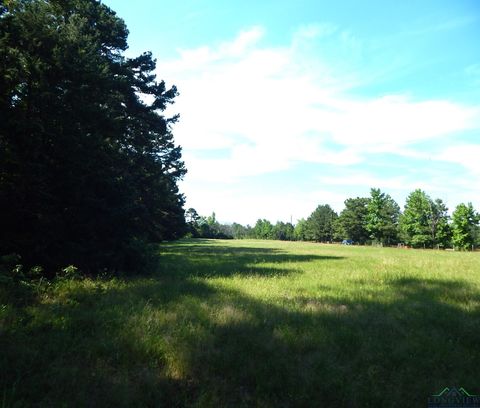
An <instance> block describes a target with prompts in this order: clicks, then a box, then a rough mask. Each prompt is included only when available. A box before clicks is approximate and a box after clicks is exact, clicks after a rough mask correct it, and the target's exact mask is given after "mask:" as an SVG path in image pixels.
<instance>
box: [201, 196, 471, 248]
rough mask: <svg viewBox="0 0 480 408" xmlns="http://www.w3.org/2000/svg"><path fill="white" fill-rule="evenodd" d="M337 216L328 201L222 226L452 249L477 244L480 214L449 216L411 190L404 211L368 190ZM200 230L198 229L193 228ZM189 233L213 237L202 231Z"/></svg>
mask: <svg viewBox="0 0 480 408" xmlns="http://www.w3.org/2000/svg"><path fill="white" fill-rule="evenodd" d="M344 204H345V207H344V209H343V210H342V211H341V212H340V214H337V213H336V212H335V211H334V210H333V209H332V208H331V207H330V206H329V205H328V204H324V205H319V206H318V207H317V208H316V209H315V210H314V211H313V212H312V214H311V215H310V216H309V217H308V218H307V219H301V220H299V221H298V222H297V224H296V225H295V226H294V225H292V224H291V223H283V222H280V221H279V222H277V223H276V224H272V223H271V222H270V221H268V220H265V219H259V220H258V221H257V222H256V224H255V226H253V227H250V226H249V225H247V226H246V227H245V226H243V225H240V224H237V223H233V224H232V225H221V224H218V223H217V227H216V228H217V230H219V231H220V228H219V226H220V225H221V230H222V231H223V233H224V234H225V235H226V236H228V237H229V238H236V239H243V238H255V239H276V240H290V241H316V242H342V241H346V242H348V243H354V244H376V245H397V244H402V245H407V246H410V247H413V248H455V249H459V250H468V249H472V248H475V247H478V246H480V227H479V223H480V214H478V213H477V212H476V211H475V209H474V208H473V206H472V204H471V203H469V204H459V205H458V206H457V207H456V208H455V210H454V211H453V213H452V216H451V217H450V216H449V215H448V208H447V207H446V205H445V204H444V203H443V201H442V200H441V199H439V198H437V199H432V198H430V197H429V196H428V195H427V194H426V193H425V192H424V191H422V190H419V189H418V190H415V191H413V192H412V193H410V194H409V195H408V197H407V199H406V202H405V206H404V210H403V212H402V211H401V210H400V206H399V205H398V204H397V203H396V202H395V200H394V199H393V198H392V197H390V195H388V194H386V193H384V192H382V191H381V190H380V189H375V188H373V189H371V191H370V197H356V198H348V199H347V200H345V203H344ZM197 229H198V227H197ZM192 236H203V237H211V238H214V237H215V236H214V235H212V234H210V236H207V235H202V234H197V235H195V234H192Z"/></svg>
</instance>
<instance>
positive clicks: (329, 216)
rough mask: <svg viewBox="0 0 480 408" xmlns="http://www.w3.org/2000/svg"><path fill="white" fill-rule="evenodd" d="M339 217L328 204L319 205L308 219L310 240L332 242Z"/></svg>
mask: <svg viewBox="0 0 480 408" xmlns="http://www.w3.org/2000/svg"><path fill="white" fill-rule="evenodd" d="M337 217H338V215H337V213H336V212H335V211H333V210H332V208H331V207H330V206H329V205H328V204H325V205H319V206H318V207H317V208H316V209H315V211H314V212H313V213H312V214H311V215H310V217H308V219H307V231H308V232H307V236H308V238H309V239H312V240H314V241H318V242H330V241H332V240H333V235H334V223H335V220H336V219H337Z"/></svg>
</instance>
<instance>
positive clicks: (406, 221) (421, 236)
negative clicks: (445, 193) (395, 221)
mask: <svg viewBox="0 0 480 408" xmlns="http://www.w3.org/2000/svg"><path fill="white" fill-rule="evenodd" d="M447 211H448V209H447V207H446V206H445V204H444V203H443V202H442V200H440V199H436V200H435V201H433V200H432V199H431V198H430V197H429V196H428V195H427V194H426V193H425V192H424V191H422V190H415V191H414V192H412V193H411V194H410V195H409V196H408V197H407V201H406V204H405V210H404V212H403V214H402V215H401V216H400V221H399V229H400V233H401V236H402V238H403V240H404V241H405V243H406V244H408V245H411V246H413V247H436V246H442V247H445V246H446V245H447V244H448V240H449V237H450V228H449V225H448V215H447Z"/></svg>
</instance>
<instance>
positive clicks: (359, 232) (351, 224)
mask: <svg viewBox="0 0 480 408" xmlns="http://www.w3.org/2000/svg"><path fill="white" fill-rule="evenodd" d="M369 201H370V199H369V198H364V197H357V198H348V199H346V200H345V208H344V209H343V210H342V212H341V213H340V216H339V217H338V219H337V221H336V223H335V235H336V237H337V238H338V239H340V240H342V239H347V238H348V239H351V240H353V241H354V242H357V243H360V244H364V243H365V242H367V241H368V240H369V234H368V231H367V228H366V219H367V214H368V203H369Z"/></svg>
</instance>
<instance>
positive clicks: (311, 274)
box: [0, 240, 480, 407]
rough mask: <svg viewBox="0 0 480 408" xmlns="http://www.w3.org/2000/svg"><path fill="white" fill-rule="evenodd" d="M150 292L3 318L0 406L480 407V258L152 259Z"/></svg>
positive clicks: (206, 251)
mask: <svg viewBox="0 0 480 408" xmlns="http://www.w3.org/2000/svg"><path fill="white" fill-rule="evenodd" d="M160 254H161V255H160V261H161V266H160V267H159V270H158V272H157V273H156V274H155V275H153V276H150V277H143V278H131V279H118V278H117V279H97V280H90V279H89V280H82V281H75V280H63V281H59V282H56V283H54V284H52V285H51V286H50V287H49V288H47V289H45V288H43V287H42V288H40V289H39V290H38V295H37V297H36V299H34V300H32V301H29V302H26V303H25V302H20V301H18V300H16V301H15V300H14V299H12V298H11V297H8V296H7V295H6V294H5V293H3V294H2V298H1V299H2V302H1V304H0V351H1V356H0V387H1V392H2V393H1V394H0V401H1V403H0V405H1V406H8V407H10V406H32V405H35V406H82V407H83V406H99V407H100V406H101V407H110V406H111V407H114V406H115V407H117V406H165V407H176V406H178V407H183V406H193V407H197V406H198V407H202V406H206V407H210V406H212V407H224V406H230V407H242V406H248V407H250V406H258V407H290V406H292V407H293V406H295V407H296V406H298V407H381V406H382V407H425V406H426V402H427V398H428V396H429V395H431V394H434V393H437V392H439V391H440V390H441V389H443V388H444V387H445V386H451V385H456V386H463V387H464V388H466V389H467V390H468V391H470V392H471V393H474V394H479V393H480V369H479V365H480V254H479V253H457V252H441V251H421V250H405V249H390V248H369V247H342V246H339V245H321V244H313V243H291V242H272V241H247V240H245V241H209V240H190V241H181V242H177V243H173V244H166V245H162V246H161V247H160Z"/></svg>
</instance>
